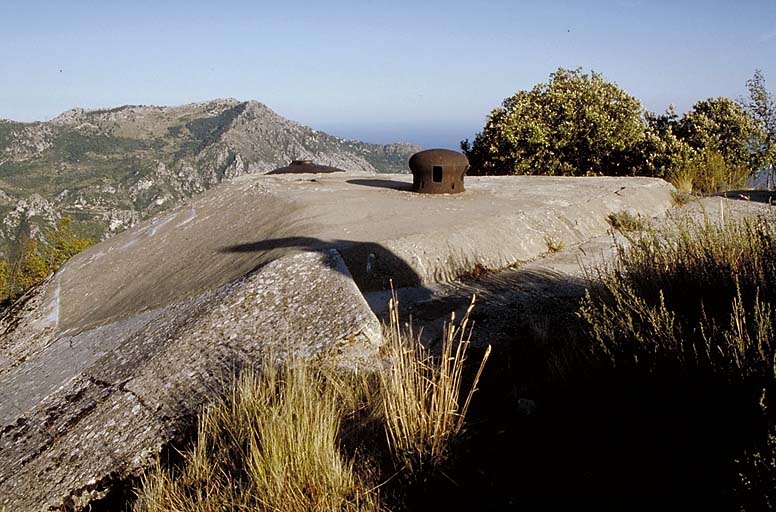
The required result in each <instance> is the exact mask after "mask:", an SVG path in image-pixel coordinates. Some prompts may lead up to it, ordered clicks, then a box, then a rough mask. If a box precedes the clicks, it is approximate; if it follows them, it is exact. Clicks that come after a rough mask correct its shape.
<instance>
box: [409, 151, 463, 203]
mask: <svg viewBox="0 0 776 512" xmlns="http://www.w3.org/2000/svg"><path fill="white" fill-rule="evenodd" d="M467 169H469V160H468V159H467V158H466V156H465V155H464V154H463V153H458V152H457V151H451V150H449V149H427V150H425V151H420V152H419V153H415V154H414V155H412V156H411V157H410V170H411V171H412V176H413V178H412V190H414V191H415V192H419V193H421V194H458V193H460V192H463V191H464V188H463V177H464V175H465V174H466V171H467Z"/></svg>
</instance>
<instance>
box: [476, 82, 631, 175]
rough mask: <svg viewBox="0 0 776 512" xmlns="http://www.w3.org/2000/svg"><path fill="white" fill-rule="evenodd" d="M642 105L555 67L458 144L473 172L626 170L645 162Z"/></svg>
mask: <svg viewBox="0 0 776 512" xmlns="http://www.w3.org/2000/svg"><path fill="white" fill-rule="evenodd" d="M642 112H643V109H642V106H641V103H639V101H638V100H637V99H636V98H634V97H633V96H630V95H629V94H627V93H626V92H624V91H623V90H622V89H620V88H619V87H618V86H617V85H615V84H612V83H609V82H607V81H606V80H604V79H603V77H602V76H601V75H600V74H598V73H596V72H591V73H590V74H589V75H588V74H584V73H582V71H581V68H577V69H576V70H573V71H571V70H567V69H564V68H558V70H557V71H556V72H555V73H553V74H551V75H550V80H549V82H548V83H542V84H539V85H537V86H535V87H534V88H533V89H532V90H530V91H520V92H518V93H516V94H515V95H514V96H512V97H510V98H507V99H506V100H504V102H503V104H502V105H501V106H500V107H498V108H496V109H494V110H493V111H492V112H491V113H490V115H489V116H488V121H487V124H486V125H485V128H484V129H483V131H482V133H478V134H477V136H476V137H475V139H474V142H473V143H470V142H469V141H468V140H465V141H463V142H462V143H461V147H462V149H463V150H464V152H465V153H466V156H467V157H468V158H469V162H470V164H471V167H472V171H471V172H472V174H550V175H577V176H578V175H596V174H607V175H632V174H639V173H641V172H642V170H643V169H642V164H643V162H642V161H641V160H640V158H639V155H638V154H637V153H634V147H635V145H636V144H637V143H639V142H640V141H642V140H643V139H644V137H645V130H646V124H645V122H644V120H643V118H642Z"/></svg>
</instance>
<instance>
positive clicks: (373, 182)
mask: <svg viewBox="0 0 776 512" xmlns="http://www.w3.org/2000/svg"><path fill="white" fill-rule="evenodd" d="M347 182H348V183H350V184H351V185H363V186H365V187H375V188H390V189H393V190H408V191H411V190H412V183H405V182H403V181H394V180H380V179H371V178H370V179H365V178H357V179H352V180H348V181H347Z"/></svg>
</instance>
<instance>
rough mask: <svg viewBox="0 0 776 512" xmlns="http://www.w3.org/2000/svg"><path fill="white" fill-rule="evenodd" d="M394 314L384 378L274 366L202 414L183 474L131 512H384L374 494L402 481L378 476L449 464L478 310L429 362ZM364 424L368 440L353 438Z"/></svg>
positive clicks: (309, 364)
mask: <svg viewBox="0 0 776 512" xmlns="http://www.w3.org/2000/svg"><path fill="white" fill-rule="evenodd" d="M397 305H398V304H397V303H396V301H395V299H394V301H393V302H392V304H391V322H390V325H388V326H386V327H385V332H386V338H387V344H386V353H385V357H386V361H388V362H389V364H387V365H386V366H385V367H384V368H383V369H382V370H378V371H377V373H378V374H377V375H368V376H356V375H353V374H343V373H337V372H335V371H333V370H331V365H327V364H325V363H323V364H321V362H320V361H313V360H302V359H291V360H286V361H285V362H282V363H280V364H277V358H276V357H274V356H273V355H272V354H268V355H267V356H266V357H264V358H263V364H262V365H261V369H260V370H253V371H247V372H245V373H243V374H242V375H241V376H240V377H239V378H238V379H236V382H235V384H234V386H233V389H232V391H231V394H230V395H229V396H227V397H224V398H223V399H222V400H220V401H218V402H217V403H215V404H214V405H212V406H210V407H209V408H207V409H205V410H204V411H203V413H202V414H201V416H200V418H199V421H198V429H197V438H196V440H195V443H194V445H193V447H192V448H191V449H190V450H188V451H186V452H185V453H183V458H184V460H183V463H182V464H181V465H180V467H177V468H171V469H167V468H163V467H161V465H159V466H158V467H157V468H156V469H155V470H154V471H152V472H150V473H149V474H148V475H147V476H146V477H145V478H144V479H143V481H142V484H141V487H140V489H138V490H137V500H136V503H135V508H134V510H135V512H162V511H196V512H215V511H223V510H258V511H265V510H266V511H270V510H271V511H283V512H285V511H289V512H296V511H300V512H301V511H331V510H338V511H347V510H366V511H368V510H379V509H380V507H381V505H380V503H379V497H378V491H379V489H380V487H381V486H382V484H383V483H385V481H387V480H390V479H391V478H392V477H393V476H395V475H388V474H379V473H376V472H375V471H376V470H375V468H385V467H388V466H390V467H393V468H395V467H400V468H401V469H400V471H399V472H404V473H405V481H406V479H407V478H406V477H407V476H408V475H407V474H406V473H409V479H410V480H411V479H412V477H411V475H412V473H414V472H417V471H420V470H422V469H425V468H429V467H435V466H437V465H439V464H441V463H443V462H444V460H445V458H446V457H447V456H448V455H449V452H450V445H451V443H452V442H453V441H454V440H455V439H456V437H457V436H459V435H460V434H461V432H462V429H463V425H464V419H465V416H466V412H467V410H468V408H469V404H470V403H471V400H472V397H473V394H474V392H475V390H476V385H477V381H478V380H479V377H480V375H481V373H482V370H483V367H484V365H485V362H486V360H487V354H486V355H485V357H484V358H483V360H482V361H481V362H480V365H479V368H478V371H477V373H476V375H475V377H474V379H473V381H472V383H471V385H470V387H469V389H468V391H467V392H465V399H464V401H463V403H459V399H460V398H461V397H462V392H463V390H464V389H465V383H464V365H465V361H466V352H467V348H468V345H469V336H470V334H471V328H470V327H469V321H468V318H469V312H470V311H471V307H470V308H469V311H467V314H466V315H465V317H464V318H463V320H462V322H461V323H460V324H456V323H455V322H454V321H451V323H450V325H448V326H447V329H446V331H445V338H444V340H443V343H442V353H441V355H439V356H433V355H431V354H430V353H429V352H428V351H427V350H426V349H424V348H423V347H422V346H421V345H420V342H419V341H418V339H417V338H415V337H414V336H413V335H412V332H411V330H409V331H408V330H405V329H403V328H402V327H400V321H399V313H398V308H397ZM472 306H473V302H472ZM467 333H468V334H467ZM340 371H341V370H340ZM359 418H360V420H361V422H362V423H368V424H369V425H371V426H372V428H358V427H357V426H354V423H358V421H357V420H358V419H359ZM375 425H377V426H379V428H373V427H374V426H375ZM364 436H372V438H365V437H364ZM374 436H382V437H383V440H382V442H381V440H380V439H376V438H374ZM384 439H387V440H388V443H387V445H388V447H389V448H388V449H387V451H386V453H368V454H367V453H364V452H363V451H361V450H359V449H355V450H350V451H349V453H351V454H353V455H352V456H351V457H348V456H345V455H344V453H345V452H346V450H344V449H343V447H344V445H348V446H350V447H353V446H356V447H358V446H366V447H369V448H375V449H377V450H379V447H381V446H386V443H385V441H384ZM389 460H390V461H392V462H391V463H390V464H385V462H386V461H389Z"/></svg>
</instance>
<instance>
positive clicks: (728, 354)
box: [579, 218, 776, 508]
mask: <svg viewBox="0 0 776 512" xmlns="http://www.w3.org/2000/svg"><path fill="white" fill-rule="evenodd" d="M774 276H776V224H774V222H772V220H771V219H767V218H758V219H746V220H741V221H734V222H731V221H728V222H725V221H724V220H722V219H720V220H719V222H716V221H712V220H711V219H709V218H706V219H705V220H703V221H680V222H677V223H676V224H673V225H669V226H667V227H665V228H663V229H654V228H651V229H649V230H647V231H645V232H642V233H639V234H636V235H631V236H630V237H629V245H628V246H627V247H625V246H623V247H620V249H619V253H618V255H617V257H616V258H615V260H614V262H613V263H612V264H611V265H610V266H609V267H607V268H604V269H603V270H600V271H599V272H598V275H597V276H596V277H597V284H594V285H593V286H592V287H591V289H590V290H589V292H588V295H587V296H586V298H585V299H584V300H583V303H582V306H581V309H580V313H579V314H580V317H581V319H582V321H583V324H584V328H585V331H586V332H587V335H588V336H589V339H591V340H592V341H593V343H594V346H595V347H597V351H598V352H599V353H601V354H602V355H603V357H604V358H606V359H609V360H610V361H611V363H613V367H614V370H615V371H613V372H608V373H606V377H602V378H603V379H604V380H605V382H606V386H608V387H609V388H613V389H620V390H623V389H627V390H628V393H631V396H632V398H631V403H632V404H633V406H634V407H635V408H637V409H638V410H641V411H645V410H651V411H657V412H658V413H663V414H689V415H690V418H689V421H691V422H692V424H693V425H695V427H694V428H695V429H696V430H695V432H694V436H695V439H696V440H708V441H707V442H708V443H709V444H708V445H701V449H700V451H699V452H698V453H696V455H698V454H702V456H704V457H709V458H710V460H711V458H713V457H716V459H714V462H713V464H714V465H716V466H715V469H714V470H715V471H717V472H718V476H719V478H720V480H719V485H730V488H729V489H732V490H729V492H730V493H735V494H736V500H737V501H736V502H737V503H739V504H740V503H747V502H749V503H755V502H756V503H760V504H762V503H764V502H765V501H768V500H770V501H772V502H776V501H774V500H776V491H774V489H776V453H773V451H772V448H773V447H774V446H775V445H774V442H773V439H774V435H776V415H774V411H776V404H774V398H775V395H774V393H776V339H775V338H774V334H776V310H775V309H774V306H776V281H775V280H774ZM597 372H599V373H600V372H601V370H600V369H599V370H597ZM671 411H673V412H671ZM690 411H692V412H690ZM695 442H700V441H695ZM711 443H713V444H711ZM707 466H708V465H707ZM720 475H721V476H720ZM731 482H733V483H731ZM726 492H728V491H726ZM757 506H759V505H757ZM757 506H755V508H757ZM745 508H746V507H745Z"/></svg>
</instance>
